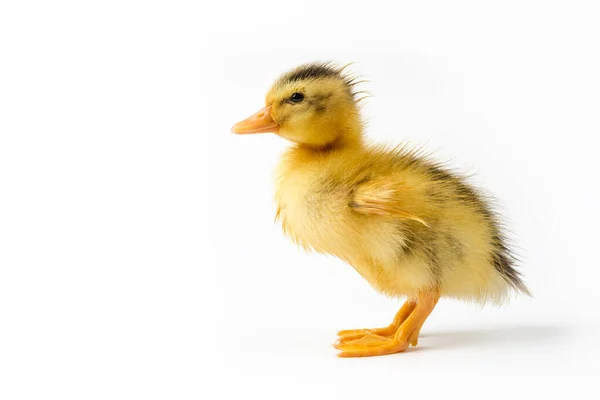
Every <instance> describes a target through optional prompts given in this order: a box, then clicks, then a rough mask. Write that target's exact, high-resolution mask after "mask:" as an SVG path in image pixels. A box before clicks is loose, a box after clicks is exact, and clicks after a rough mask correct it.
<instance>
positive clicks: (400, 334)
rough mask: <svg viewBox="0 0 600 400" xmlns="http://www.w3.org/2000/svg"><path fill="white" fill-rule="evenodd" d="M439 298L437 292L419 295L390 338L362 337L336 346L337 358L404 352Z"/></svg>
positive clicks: (412, 341)
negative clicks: (408, 313)
mask: <svg viewBox="0 0 600 400" xmlns="http://www.w3.org/2000/svg"><path fill="white" fill-rule="evenodd" d="M439 297H440V294H439V291H438V290H435V291H429V292H423V293H420V294H419V296H418V300H417V303H416V306H415V308H414V310H413V311H412V312H411V313H410V315H409V316H408V318H406V320H405V321H404V322H403V323H402V325H400V327H399V328H398V330H397V331H396V333H395V334H394V335H393V336H392V337H385V336H379V335H371V336H370V337H369V338H368V339H366V338H365V337H363V338H361V339H358V340H355V341H352V342H346V343H339V344H336V345H335V347H336V348H337V349H338V350H341V351H342V352H341V353H339V354H338V356H340V357H367V356H378V355H384V354H392V353H399V352H402V351H405V350H406V349H407V348H408V346H409V345H410V344H411V343H416V340H417V337H418V335H419V331H420V330H421V327H422V326H423V323H425V320H426V319H427V317H428V316H429V314H431V311H433V308H434V307H435V305H436V303H437V301H438V299H439Z"/></svg>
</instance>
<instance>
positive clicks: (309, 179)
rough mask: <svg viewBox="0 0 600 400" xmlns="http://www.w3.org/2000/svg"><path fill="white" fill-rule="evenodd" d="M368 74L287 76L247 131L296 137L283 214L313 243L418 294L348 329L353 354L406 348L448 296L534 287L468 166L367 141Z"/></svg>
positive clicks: (312, 68)
mask: <svg viewBox="0 0 600 400" xmlns="http://www.w3.org/2000/svg"><path fill="white" fill-rule="evenodd" d="M356 84H357V80H356V78H353V77H352V76H351V75H350V74H348V73H346V72H344V68H343V67H339V66H336V65H334V64H331V63H310V64H305V65H301V66H299V67H297V68H295V69H293V70H291V71H289V72H287V73H285V74H283V75H282V76H281V77H280V78H279V79H277V80H276V81H275V83H274V84H273V86H272V87H271V89H270V90H269V92H268V94H267V96H266V101H265V103H266V106H265V107H264V108H262V109H261V110H260V111H258V112H257V113H255V114H254V115H252V116H251V117H249V118H247V119H245V120H243V121H240V122H238V123H237V124H235V125H234V126H233V128H232V131H233V132H235V133H238V134H249V133H264V132H272V133H276V134H277V135H279V136H281V137H283V138H285V139H287V140H289V141H291V142H292V146H291V147H289V148H288V149H287V151H286V152H285V153H284V155H283V157H282V159H281V162H280V164H279V166H278V169H277V180H276V202H277V212H276V219H277V220H279V221H280V222H281V225H282V227H283V231H284V233H285V234H286V235H287V236H289V237H290V238H291V239H292V241H294V242H295V243H297V244H298V245H300V246H301V247H302V248H304V249H305V250H312V251H316V252H319V253H324V254H331V255H334V256H337V257H339V258H340V259H342V260H344V261H345V262H347V263H348V264H349V265H351V266H352V267H354V269H355V270H356V271H357V272H358V273H359V274H360V275H362V277H363V278H364V279H365V280H366V281H367V282H369V284H370V285H371V286H372V287H373V288H375V289H376V290H377V291H379V292H381V293H383V294H386V295H389V296H392V297H404V298H407V300H406V302H405V303H404V304H403V306H402V307H401V308H400V310H399V311H398V313H397V314H396V316H395V318H394V320H393V321H392V323H391V324H389V325H388V326H386V327H383V328H375V329H351V330H342V331H339V332H338V339H337V341H336V343H335V344H334V347H336V348H337V349H338V350H340V353H338V355H339V356H341V357H364V356H376V355H383V354H391V353H398V352H403V351H405V350H406V349H407V348H408V347H409V346H410V345H412V346H416V345H417V342H418V337H419V332H420V331H421V328H422V326H423V324H424V322H425V320H426V319H427V317H428V316H429V314H430V313H431V312H432V310H433V309H434V307H435V305H436V303H437V302H438V299H439V298H440V297H441V296H443V297H451V298H456V299H461V300H467V301H476V302H480V303H485V302H495V303H500V302H502V301H504V300H505V299H506V298H507V297H508V295H509V293H511V291H514V292H518V293H522V294H525V295H529V291H528V289H527V287H526V286H525V284H524V283H523V281H522V279H521V276H520V273H519V272H518V271H517V270H516V269H515V266H514V264H515V257H514V256H513V255H512V254H511V251H510V249H509V246H508V245H507V243H506V240H505V236H504V235H503V232H502V229H501V226H500V224H499V218H498V216H497V214H496V213H495V212H494V211H493V210H492V208H491V207H490V204H489V203H488V201H487V200H486V198H485V197H484V196H483V195H482V194H480V192H479V191H478V190H476V189H475V188H473V187H472V186H470V185H469V184H468V183H467V182H466V181H465V179H464V178H463V177H462V176H460V175H459V174H457V173H456V172H454V171H452V170H449V169H447V168H446V167H445V166H444V165H443V164H440V163H439V162H435V161H434V160H432V159H431V157H429V156H427V155H425V154H424V153H423V151H422V150H419V149H412V148H410V147H408V146H407V145H400V146H397V147H389V146H383V145H371V144H368V143H367V142H366V139H365V136H364V128H363V122H362V119H361V114H360V107H359V104H358V103H359V100H360V99H358V98H357V97H358V94H357V91H356V90H355V85H356Z"/></svg>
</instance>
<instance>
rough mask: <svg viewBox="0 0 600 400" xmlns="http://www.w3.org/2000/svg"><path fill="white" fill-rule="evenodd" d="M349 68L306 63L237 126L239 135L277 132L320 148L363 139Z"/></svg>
mask: <svg viewBox="0 0 600 400" xmlns="http://www.w3.org/2000/svg"><path fill="white" fill-rule="evenodd" d="M343 69H344V68H339V67H336V66H334V65H332V64H329V63H311V64H305V65H301V66H299V67H297V68H295V69H293V70H292V71H290V72H287V73H285V74H284V75H282V76H281V77H280V78H279V79H278V80H277V81H275V83H274V84H273V86H272V87H271V90H269V92H268V94H267V97H266V101H265V102H266V107H264V108H263V109H261V110H259V111H258V112H257V113H255V114H254V115H252V116H251V117H249V118H247V119H245V120H243V121H240V122H238V123H237V124H235V125H234V126H233V128H232V131H233V132H235V133H263V132H274V133H277V134H278V135H279V136H281V137H284V138H286V139H288V140H291V141H293V142H295V143H298V144H300V145H306V146H310V147H315V148H323V147H329V146H334V145H335V144H338V143H339V144H341V143H348V142H355V141H360V138H361V135H362V124H361V121H360V116H359V111H358V106H357V102H356V99H355V95H356V94H355V92H354V90H353V86H354V85H355V84H356V83H357V82H356V81H355V80H354V79H353V78H352V77H350V76H348V75H347V74H344V72H343Z"/></svg>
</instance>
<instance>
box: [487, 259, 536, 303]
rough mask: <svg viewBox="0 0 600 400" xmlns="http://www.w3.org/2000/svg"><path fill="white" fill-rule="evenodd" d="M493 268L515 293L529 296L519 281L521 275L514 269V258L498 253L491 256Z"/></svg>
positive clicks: (528, 292)
mask: <svg viewBox="0 0 600 400" xmlns="http://www.w3.org/2000/svg"><path fill="white" fill-rule="evenodd" d="M493 264H494V268H495V269H496V271H498V273H499V274H500V275H501V276H502V279H504V281H505V282H506V283H507V284H508V285H509V286H510V287H511V288H513V289H514V290H515V291H517V292H519V293H521V294H524V295H526V296H531V292H530V291H529V289H528V288H527V286H525V283H524V282H523V280H522V279H521V274H520V273H519V271H517V270H516V269H515V267H514V258H513V257H511V256H510V255H506V254H505V253H504V252H502V251H500V252H498V253H497V254H495V255H494V256H493Z"/></svg>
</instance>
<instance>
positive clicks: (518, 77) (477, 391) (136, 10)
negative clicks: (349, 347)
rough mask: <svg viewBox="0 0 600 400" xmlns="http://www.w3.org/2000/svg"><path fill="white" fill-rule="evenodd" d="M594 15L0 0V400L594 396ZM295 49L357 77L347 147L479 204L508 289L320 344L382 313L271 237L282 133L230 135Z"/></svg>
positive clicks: (298, 55)
mask: <svg viewBox="0 0 600 400" xmlns="http://www.w3.org/2000/svg"><path fill="white" fill-rule="evenodd" d="M386 3H387V4H386ZM599 15H600V14H599V10H598V5H597V2H596V1H587V2H585V1H524V0H520V1H498V2H489V1H486V2H483V1H451V2H445V1H437V2H434V1H419V2H416V1H397V2H385V3H383V2H377V1H368V2H366V1H361V2H356V3H352V2H347V1H344V2H341V1H339V2H324V1H318V2H313V1H290V2H287V1H271V2H265V1H249V2H237V3H235V2H234V3H227V2H217V1H215V2H211V4H202V3H201V2H198V1H187V2H179V1H169V2H167V1H164V2H155V1H101V2H100V1H98V2H78V1H71V2H67V1H56V2H42V1H39V2H32V1H4V2H2V4H1V5H0V58H1V60H0V398H2V399H6V400H9V399H137V398H139V399H154V398H156V399H199V398H203V399H225V398H261V399H296V398H298V399H308V398H319V399H320V398H323V399H332V398H343V399H350V398H362V399H365V398H366V399H369V398H409V397H411V398H414V397H415V396H420V398H434V396H435V397H439V396H440V395H442V396H444V397H449V398H455V397H457V398H458V397H460V398H509V397H510V398H522V396H525V395H526V396H528V397H531V396H532V395H533V396H535V398H537V397H538V396H541V395H548V394H555V395H563V394H565V395H566V394H569V395H570V396H575V397H577V398H594V397H595V396H597V395H598V389H597V385H596V384H595V382H594V380H593V377H597V376H598V372H599V369H600V361H599V357H600V348H599V345H598V338H599V337H600V307H599V305H600V294H599V293H600V291H599V290H598V286H599V284H600V272H599V271H600V270H599V267H600V265H599V263H598V256H597V252H598V249H597V238H598V231H597V229H598V228H597V227H598V226H599V222H600V221H599V218H598V190H597V186H598V166H597V159H598V155H597V152H598V135H599V134H600V121H599V114H598V111H599V110H600V72H599V71H600V56H599V47H598V38H599V37H600V28H599V26H600V25H599V24H598V19H599ZM313 60H334V61H338V62H340V63H346V62H350V61H354V62H356V64H355V65H354V67H353V68H354V69H353V70H354V71H355V72H356V73H358V74H360V75H363V76H365V77H366V78H368V79H370V80H371V83H369V84H368V86H367V89H369V90H370V91H371V92H372V93H373V95H374V97H373V98H371V99H370V100H369V102H368V103H367V105H366V107H365V109H364V111H365V113H366V116H367V118H368V120H369V127H368V134H369V137H370V138H372V139H373V140H378V141H388V142H399V141H401V140H405V139H407V140H410V141H411V142H414V143H425V144H426V145H427V148H428V149H430V150H434V151H436V154H437V156H438V157H439V158H441V159H443V160H449V159H450V160H452V165H453V166H455V167H457V168H459V169H461V170H463V171H466V172H468V173H473V174H475V176H474V177H473V179H472V182H473V183H475V184H477V185H479V186H481V187H483V188H485V189H486V190H487V191H489V192H491V193H493V194H494V195H495V196H496V197H497V198H498V200H499V202H500V204H501V205H502V210H503V212H504V214H505V215H506V217H507V219H508V221H509V226H510V227H511V232H512V237H513V238H514V239H515V242H516V243H517V244H518V252H519V254H520V255H521V256H522V258H523V260H524V262H523V266H522V268H521V270H522V272H523V274H524V276H525V279H526V282H527V283H528V285H529V286H530V288H531V290H532V291H533V293H534V297H533V298H532V299H528V298H518V299H515V300H514V301H512V302H511V303H510V305H508V306H506V307H501V308H496V307H487V308H481V307H479V306H477V305H472V304H463V303H458V302H455V301H451V300H442V301H441V302H440V303H439V306H438V307H437V308H436V310H435V311H434V313H433V314H432V315H431V318H430V319H429V320H428V322H427V324H426V325H425V327H424V329H423V332H422V338H421V341H420V343H419V346H418V347H417V348H416V349H414V350H410V351H408V352H406V353H404V354H397V355H392V356H386V357H377V358H366V359H339V358H337V357H336V356H335V354H336V352H335V350H334V349H333V348H332V347H331V346H330V345H331V343H332V342H333V341H334V340H335V333H336V331H337V330H338V329H348V328H362V327H376V326H381V325H385V324H387V323H388V322H390V321H391V319H392V317H393V315H394V313H395V312H396V310H397V308H398V307H399V305H400V304H401V303H400V301H399V300H396V299H388V298H385V297H383V296H381V295H379V294H377V293H376V292H375V291H373V290H372V289H371V288H370V287H369V286H368V284H367V283H366V282H364V281H363V280H362V279H361V278H360V276H359V275H358V274H356V273H355V272H354V270H353V269H352V268H351V267H349V266H347V265H344V264H343V263H342V262H341V261H339V260H336V259H333V258H330V257H324V256H319V255H307V254H304V253H302V252H301V251H300V250H299V249H297V248H295V247H294V246H293V245H292V244H290V243H289V242H288V241H287V240H286V239H285V238H284V237H283V236H282V234H281V232H280V229H279V227H278V226H276V225H275V224H274V223H273V217H274V205H273V200H272V171H273V169H274V167H275V165H276V163H277V159H278V156H279V154H280V153H281V151H282V150H283V148H284V147H285V146H286V143H285V141H284V140H283V139H280V138H278V137H276V136H273V135H252V136H244V137H241V136H235V135H232V134H230V133H229V129H230V127H231V125H232V124H233V123H235V122H237V120H239V119H241V118H244V117H246V116H248V115H249V114H250V113H252V112H254V111H256V110H257V109H258V108H260V107H262V106H263V98H264V94H265V92H266V91H267V89H268V87H269V86H270V84H271V82H272V80H273V79H274V78H276V77H277V76H278V75H279V74H280V73H281V72H284V71H285V70H287V69H288V68H290V67H293V66H295V65H296V64H298V63H302V62H307V61H313ZM423 396H424V397H423Z"/></svg>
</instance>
